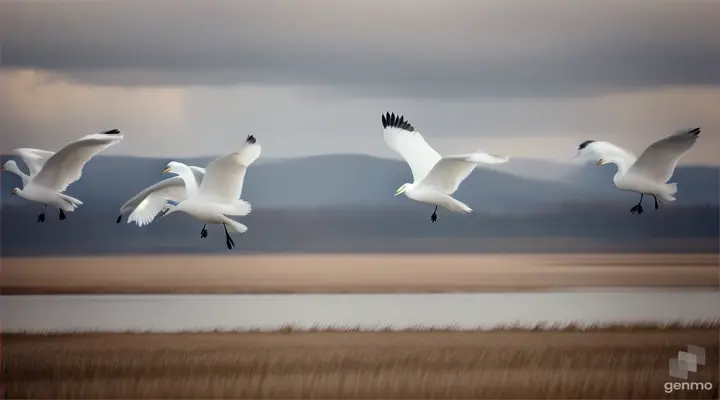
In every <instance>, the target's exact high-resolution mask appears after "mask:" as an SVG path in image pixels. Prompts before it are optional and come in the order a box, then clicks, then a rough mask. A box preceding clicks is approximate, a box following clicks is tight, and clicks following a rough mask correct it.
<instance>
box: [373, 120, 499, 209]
mask: <svg viewBox="0 0 720 400" xmlns="http://www.w3.org/2000/svg"><path fill="white" fill-rule="evenodd" d="M382 124H383V128H384V132H383V133H384V136H385V143H387V145H388V146H389V147H390V148H391V149H393V150H395V151H396V152H398V153H399V154H400V155H401V156H402V158H404V159H405V161H406V162H407V163H408V165H410V170H411V171H412V175H413V183H405V184H403V185H402V186H400V188H398V190H397V191H396V192H395V196H397V195H399V194H403V193H405V196H407V197H409V198H410V199H413V200H416V201H420V202H423V203H428V204H432V205H434V206H435V211H433V213H432V215H431V216H430V220H431V221H432V222H435V221H437V209H438V206H441V207H443V208H446V209H448V210H450V211H453V212H460V213H469V212H472V209H471V208H470V207H468V206H467V204H464V203H461V202H459V201H457V200H455V199H454V198H453V197H452V194H453V193H455V191H456V190H457V189H458V187H459V186H460V183H462V181H464V180H465V179H466V178H467V177H468V176H470V173H471V172H472V171H473V169H475V167H476V166H477V165H478V164H480V163H485V164H500V163H504V162H507V161H508V160H509V158H507V157H499V156H496V155H493V154H487V153H483V152H480V151H477V152H475V153H469V154H460V155H454V156H445V157H443V156H441V155H440V154H439V153H438V152H437V151H435V150H434V149H433V148H432V147H430V145H428V144H427V142H425V139H423V137H422V135H421V134H420V133H418V132H416V131H415V128H414V127H413V126H412V125H410V123H409V122H408V121H406V120H405V119H404V117H403V116H401V115H397V116H396V115H395V113H392V114H390V113H386V114H385V115H383V116H382Z"/></svg>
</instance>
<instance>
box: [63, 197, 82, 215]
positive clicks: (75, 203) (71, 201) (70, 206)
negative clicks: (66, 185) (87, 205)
mask: <svg viewBox="0 0 720 400" xmlns="http://www.w3.org/2000/svg"><path fill="white" fill-rule="evenodd" d="M58 195H59V196H60V198H61V199H62V200H63V201H64V202H65V203H66V204H67V207H61V208H62V210H63V211H68V212H71V211H75V209H76V208H78V207H80V206H81V205H82V204H83V202H82V201H80V200H78V199H76V198H74V197H70V196H68V195H66V194H62V193H58Z"/></svg>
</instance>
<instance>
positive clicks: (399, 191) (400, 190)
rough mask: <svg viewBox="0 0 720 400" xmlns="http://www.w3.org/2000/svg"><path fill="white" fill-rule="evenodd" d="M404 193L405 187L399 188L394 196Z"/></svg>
mask: <svg viewBox="0 0 720 400" xmlns="http://www.w3.org/2000/svg"><path fill="white" fill-rule="evenodd" d="M404 191H405V186H401V187H399V188H398V190H396V191H395V196H397V195H399V194H401V193H402V192H404Z"/></svg>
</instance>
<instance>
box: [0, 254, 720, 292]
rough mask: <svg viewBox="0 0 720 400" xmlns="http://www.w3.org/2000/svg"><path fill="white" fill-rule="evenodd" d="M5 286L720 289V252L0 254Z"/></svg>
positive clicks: (207, 289)
mask: <svg viewBox="0 0 720 400" xmlns="http://www.w3.org/2000/svg"><path fill="white" fill-rule="evenodd" d="M0 262H1V263H2V269H1V270H0V278H1V279H0V293H2V294H3V295H30V294H260V293H263V294H301V293H303V294H305V293H307V294H311V293H312V294H321V293H322V294H353V293H357V294H360V293H368V294H369V293H373V294H376V293H469V292H486V293H489V292H543V291H563V290H573V291H576V290H592V289H593V288H599V287H628V288H629V287H646V288H658V289H660V288H687V289H707V290H717V289H718V288H720V274H718V272H719V271H720V268H718V256H717V254H692V255H690V254H663V255H657V254H531V255H527V254H482V255H465V254H456V255H444V254H433V255H416V254H394V255H388V254H382V255H379V254H374V255H371V254H340V255H338V254H292V255H287V254H282V255H277V254H265V255H238V256H184V255H172V256H166V255H155V256H131V257H127V256H125V257H58V258H3V259H0Z"/></svg>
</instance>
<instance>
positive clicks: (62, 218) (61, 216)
mask: <svg viewBox="0 0 720 400" xmlns="http://www.w3.org/2000/svg"><path fill="white" fill-rule="evenodd" d="M58 211H60V213H59V214H58V218H59V219H60V221H64V220H65V218H66V217H65V213H64V212H63V210H61V209H58Z"/></svg>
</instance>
